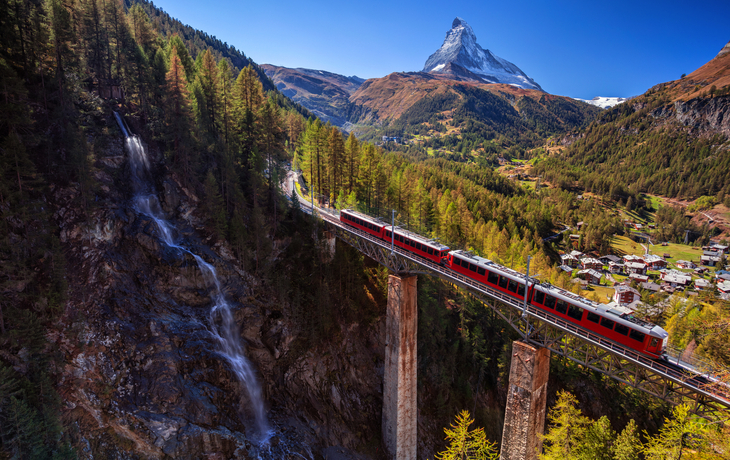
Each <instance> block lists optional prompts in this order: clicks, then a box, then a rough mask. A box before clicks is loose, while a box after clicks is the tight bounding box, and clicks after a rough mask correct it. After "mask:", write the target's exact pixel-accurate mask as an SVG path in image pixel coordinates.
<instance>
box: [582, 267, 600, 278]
mask: <svg viewBox="0 0 730 460" xmlns="http://www.w3.org/2000/svg"><path fill="white" fill-rule="evenodd" d="M578 274H579V275H583V274H588V275H590V276H593V277H595V278H599V279H600V278H603V273H601V272H599V271H596V270H594V269H592V268H588V269H586V270H581V271H579V272H578Z"/></svg>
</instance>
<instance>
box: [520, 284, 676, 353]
mask: <svg viewBox="0 0 730 460" xmlns="http://www.w3.org/2000/svg"><path fill="white" fill-rule="evenodd" d="M531 291H532V292H531V294H530V304H531V305H533V306H535V307H537V308H540V309H542V310H545V311H548V312H550V313H552V314H554V315H556V316H558V317H561V318H563V319H566V320H568V321H570V322H572V323H574V324H577V325H579V326H581V327H582V328H583V329H587V330H590V331H592V332H594V333H596V334H598V335H600V336H602V337H605V338H607V339H609V340H611V341H613V342H616V343H619V344H621V345H623V346H625V347H627V348H631V349H633V350H635V351H637V352H639V353H642V354H645V355H649V356H651V357H653V358H661V357H662V355H663V354H664V350H665V348H666V345H667V340H668V337H669V334H668V333H667V331H665V330H664V329H662V328H661V327H659V326H657V325H655V324H652V323H649V322H647V321H644V320H642V319H640V318H637V317H635V316H634V315H633V312H632V311H631V310H630V309H627V308H624V307H620V306H609V305H605V304H600V303H597V302H593V301H591V300H588V299H586V298H583V297H580V296H578V295H575V294H573V293H572V292H568V291H565V290H564V289H560V288H557V287H555V286H551V285H549V284H547V283H542V284H536V285H535V286H534V287H532V289H531Z"/></svg>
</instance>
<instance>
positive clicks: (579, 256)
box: [570, 250, 586, 260]
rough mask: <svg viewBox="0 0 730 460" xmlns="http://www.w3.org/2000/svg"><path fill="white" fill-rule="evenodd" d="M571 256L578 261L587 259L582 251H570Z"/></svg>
mask: <svg viewBox="0 0 730 460" xmlns="http://www.w3.org/2000/svg"><path fill="white" fill-rule="evenodd" d="M570 255H571V256H573V257H575V258H576V259H578V260H580V259H582V258H583V257H585V256H586V255H585V254H583V253H582V252H580V251H575V250H574V251H570Z"/></svg>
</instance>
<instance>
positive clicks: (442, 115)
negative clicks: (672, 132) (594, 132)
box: [350, 72, 601, 159]
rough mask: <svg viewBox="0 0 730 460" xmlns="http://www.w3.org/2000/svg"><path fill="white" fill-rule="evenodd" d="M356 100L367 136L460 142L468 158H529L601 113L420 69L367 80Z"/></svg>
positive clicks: (356, 118) (355, 118) (355, 116)
mask: <svg viewBox="0 0 730 460" xmlns="http://www.w3.org/2000/svg"><path fill="white" fill-rule="evenodd" d="M350 101H351V102H352V103H353V104H354V105H355V107H353V108H352V112H351V115H350V121H351V122H352V123H355V124H356V125H358V126H357V128H356V129H357V130H360V131H361V132H363V133H365V135H366V138H367V137H368V136H372V137H377V136H378V135H380V134H385V135H389V136H399V137H402V138H403V139H404V140H410V139H412V138H413V136H420V137H422V138H423V143H422V145H424V146H426V147H429V148H433V149H435V150H438V149H439V148H441V147H443V146H445V145H446V146H449V147H451V149H450V150H452V151H453V147H454V146H455V145H456V144H457V143H458V144H459V149H458V150H457V152H458V153H459V154H460V155H461V156H462V157H463V158H464V159H469V158H475V157H482V158H484V157H495V158H496V155H495V154H496V153H502V152H504V153H505V154H506V155H508V156H514V157H523V156H524V153H525V151H526V150H529V149H532V148H534V147H536V146H538V145H542V143H543V142H544V141H545V139H546V138H547V137H549V136H552V135H558V134H564V133H567V132H569V131H571V130H574V129H576V128H579V127H581V126H585V125H587V124H588V122H589V121H591V120H592V119H593V118H594V117H595V116H596V115H597V114H598V113H599V112H600V111H601V110H600V109H599V108H597V107H594V106H591V105H589V104H585V103H583V102H580V101H576V100H574V99H571V98H567V97H562V96H554V95H550V94H546V93H544V92H542V91H537V90H527V89H522V88H517V87H514V86H511V85H504V84H485V83H473V82H463V81H456V80H450V79H449V77H448V76H443V75H438V74H427V73H421V72H419V73H394V74H390V75H388V76H386V77H383V78H380V79H372V80H367V81H366V82H365V83H363V85H362V86H361V87H360V88H359V89H358V90H357V91H356V92H355V93H354V94H353V95H352V96H351V98H350ZM360 125H365V126H363V127H361V126H360ZM368 125H369V126H376V127H377V129H373V128H367V126H368Z"/></svg>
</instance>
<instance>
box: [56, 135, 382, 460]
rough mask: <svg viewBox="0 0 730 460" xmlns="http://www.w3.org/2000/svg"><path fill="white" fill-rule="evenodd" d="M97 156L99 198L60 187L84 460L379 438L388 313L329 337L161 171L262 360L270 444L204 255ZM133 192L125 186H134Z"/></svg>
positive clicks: (343, 447)
mask: <svg viewBox="0 0 730 460" xmlns="http://www.w3.org/2000/svg"><path fill="white" fill-rule="evenodd" d="M111 150H114V151H116V155H114V156H112V155H109V156H108V157H106V158H102V159H99V160H98V161H97V164H96V167H97V168H98V170H97V180H98V182H99V183H100V184H101V190H100V191H99V193H98V195H97V199H96V200H95V201H96V203H95V207H94V208H93V209H87V210H83V209H80V208H79V206H78V204H77V203H78V200H77V198H78V196H79V194H80V192H79V191H78V189H77V187H75V186H69V187H67V188H57V189H55V190H54V192H53V204H54V206H55V209H56V213H55V218H56V220H57V221H58V223H59V226H60V228H61V235H60V237H61V241H62V244H63V247H64V251H65V252H66V256H67V260H68V268H69V270H68V282H69V291H70V298H69V301H68V303H67V305H66V310H65V315H64V319H63V323H62V324H60V325H59V326H58V328H57V330H56V331H55V332H54V333H53V334H52V337H51V340H52V341H54V342H55V343H56V344H57V345H58V346H59V349H60V350H61V352H62V353H63V355H64V362H65V367H64V368H63V369H60V370H59V372H60V374H61V386H60V389H59V391H60V394H61V396H62V397H63V399H64V403H65V411H64V415H63V416H64V418H65V420H66V422H68V423H67V424H68V425H71V426H74V427H75V429H74V433H73V434H72V436H73V438H74V440H75V445H76V447H77V451H78V452H79V455H80V456H81V458H88V459H90V458H107V459H129V458H159V459H167V458H182V459H186V458H188V459H198V458H211V459H212V458H216V459H217V458H221V459H222V458H226V459H228V458H239V459H247V458H321V454H320V452H321V451H322V449H324V448H332V447H333V446H338V452H339V454H338V455H341V458H355V457H356V456H355V455H354V454H352V451H353V450H360V451H362V450H363V443H364V442H366V441H367V440H368V439H372V438H373V437H375V438H377V433H378V432H379V422H380V407H381V399H382V396H381V394H380V393H381V389H380V386H381V385H382V359H383V349H384V344H383V343H382V342H383V340H382V339H381V334H380V329H381V327H380V326H379V323H377V322H376V323H374V324H372V325H370V326H367V327H364V326H360V325H358V324H349V325H345V327H346V328H349V331H348V334H345V335H343V337H342V338H339V339H337V338H335V339H333V340H332V341H331V342H330V343H325V344H320V345H319V348H318V349H309V350H306V349H302V348H301V347H294V346H293V343H295V342H296V341H297V339H298V337H299V335H300V334H301V333H302V331H301V330H300V327H299V326H298V325H297V324H296V323H295V322H293V321H292V320H291V315H290V313H289V310H288V309H289V306H287V305H286V304H282V303H280V302H279V301H278V300H277V299H276V298H275V296H273V295H272V294H271V293H269V292H267V291H266V289H265V288H263V287H262V285H261V284H260V283H259V282H258V281H257V280H256V279H255V278H254V277H252V276H250V275H249V274H247V273H246V272H245V271H244V270H242V269H241V267H240V265H239V264H238V261H237V260H236V259H235V258H234V257H233V256H232V251H231V250H230V249H229V248H228V247H227V246H226V245H225V244H217V245H216V246H214V247H212V248H211V247H208V246H207V245H206V244H205V243H204V241H203V240H201V239H200V238H199V236H198V235H204V228H203V227H202V226H201V225H200V220H199V219H198V218H197V217H196V216H197V207H196V203H197V202H198V199H197V197H195V195H194V194H193V193H192V192H191V191H190V190H187V189H186V188H184V187H183V186H182V185H181V183H180V182H179V181H178V180H177V179H176V177H175V176H174V175H169V174H167V173H165V168H164V167H162V166H160V160H161V159H160V158H159V156H158V158H157V162H156V167H155V168H154V169H155V170H157V171H159V172H161V177H160V178H158V183H160V184H161V186H160V189H161V190H162V191H161V192H160V194H159V199H160V201H161V202H162V207H163V209H165V211H166V212H167V213H168V214H169V218H170V220H171V221H172V222H174V223H175V226H176V228H177V229H178V231H179V234H178V235H177V239H178V240H179V241H180V242H181V244H182V245H184V246H185V247H187V248H190V250H191V251H192V252H193V253H195V254H197V255H199V256H200V257H202V258H203V259H204V260H205V261H207V262H208V263H210V264H212V265H213V266H214V267H215V268H216V271H217V273H218V276H219V279H220V280H221V283H222V285H223V286H224V290H225V293H226V296H227V299H228V300H229V302H230V303H231V304H232V305H234V310H235V316H236V320H237V322H238V324H239V325H240V330H241V340H242V341H243V342H244V343H245V345H246V352H247V357H248V358H249V360H251V361H252V362H253V363H254V365H255V367H256V368H257V370H258V374H259V379H260V381H261V385H262V387H263V389H264V394H265V400H266V401H267V405H268V406H269V411H268V416H269V423H270V425H271V426H272V428H273V435H272V438H271V439H270V442H269V443H268V444H267V445H259V443H258V441H257V439H256V437H255V436H254V435H255V433H254V430H253V428H252V426H253V425H252V423H251V422H252V420H251V418H252V414H251V410H250V408H249V407H248V404H249V402H248V400H247V395H246V392H245V391H244V390H242V388H241V386H240V384H239V382H238V381H237V379H236V378H235V377H234V375H233V374H232V371H231V369H230V367H229V365H228V362H227V361H226V360H225V359H223V357H222V356H221V355H220V353H219V352H218V351H217V350H218V347H217V345H216V343H215V341H214V339H213V336H212V334H211V333H210V331H209V326H208V324H209V323H208V321H209V311H210V306H211V298H210V289H211V287H210V286H208V285H207V284H206V280H205V279H204V278H203V275H202V274H201V272H200V270H199V269H198V266H197V264H196V262H195V259H194V258H193V257H192V256H191V255H190V254H187V253H185V252H183V251H180V250H178V249H175V248H171V247H169V246H167V245H165V244H164V243H162V242H161V241H160V239H159V237H158V235H157V229H156V226H155V224H154V222H152V221H151V219H150V218H148V217H146V216H144V215H141V214H138V213H136V212H135V211H134V210H133V209H132V208H131V207H130V205H129V200H128V196H127V195H129V191H128V190H126V189H125V185H124V184H125V183H128V175H127V172H126V171H125V167H126V163H125V162H124V161H117V160H118V157H119V151H120V150H121V148H120V146H119V145H116V146H115V148H114V149H111ZM125 190H126V191H125Z"/></svg>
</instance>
